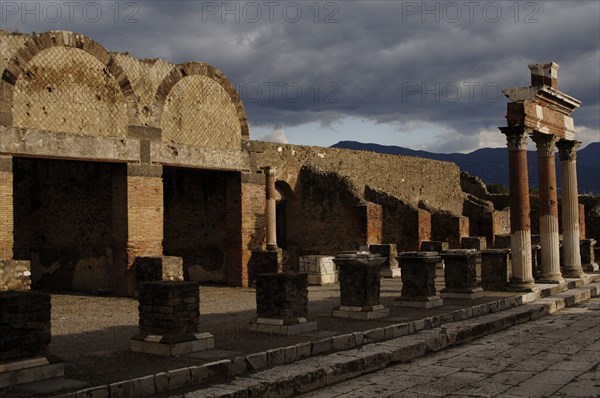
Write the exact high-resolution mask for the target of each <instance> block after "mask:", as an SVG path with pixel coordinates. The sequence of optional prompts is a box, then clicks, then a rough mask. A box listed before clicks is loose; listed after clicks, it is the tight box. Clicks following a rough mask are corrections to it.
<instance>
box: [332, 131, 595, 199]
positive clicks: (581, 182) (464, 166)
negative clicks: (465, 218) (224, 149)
mask: <svg viewBox="0 0 600 398" xmlns="http://www.w3.org/2000/svg"><path fill="white" fill-rule="evenodd" d="M332 147H333V148H345V149H354V150H361V151H372V152H379V153H385V154H390V155H404V156H416V157H420V158H427V159H434V160H443V161H446V162H453V163H456V164H457V165H458V166H459V167H460V169H461V171H465V172H467V173H469V174H470V175H474V176H478V177H480V178H481V179H482V180H483V181H484V182H485V183H486V184H487V185H490V184H502V185H504V186H505V187H508V152H507V149H506V148H481V149H477V150H475V151H473V152H470V153H433V152H427V151H416V150H413V149H408V148H403V147H399V146H393V145H379V144H367V143H362V142H356V141H340V142H338V143H337V144H335V145H332ZM536 157H537V155H536V152H535V151H528V152H527V161H528V168H529V185H530V186H532V187H537V185H538V175H537V159H536ZM556 176H557V179H558V187H559V188H558V189H559V191H560V171H559V159H558V154H557V155H556ZM577 181H578V188H579V193H595V194H600V142H593V143H591V144H589V145H587V146H586V147H585V148H583V149H580V150H578V151H577Z"/></svg>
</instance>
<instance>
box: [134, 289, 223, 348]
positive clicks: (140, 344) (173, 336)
mask: <svg viewBox="0 0 600 398" xmlns="http://www.w3.org/2000/svg"><path fill="white" fill-rule="evenodd" d="M138 292H139V299H138V301H139V311H140V322H139V328H140V333H139V334H137V335H135V336H133V337H132V338H131V350H132V351H135V352H145V353H148V354H156V355H165V356H174V355H181V354H187V353H191V352H196V351H202V350H206V349H211V348H214V339H213V336H212V335H211V334H210V333H200V332H199V331H198V326H199V323H200V288H199V286H198V283H196V282H170V281H155V282H144V283H141V284H140V285H139V286H138Z"/></svg>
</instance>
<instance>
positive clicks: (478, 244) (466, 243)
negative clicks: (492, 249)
mask: <svg viewBox="0 0 600 398" xmlns="http://www.w3.org/2000/svg"><path fill="white" fill-rule="evenodd" d="M460 246H461V248H463V249H475V250H479V251H481V250H485V249H487V240H486V239H485V236H469V237H464V238H462V239H461V240H460Z"/></svg>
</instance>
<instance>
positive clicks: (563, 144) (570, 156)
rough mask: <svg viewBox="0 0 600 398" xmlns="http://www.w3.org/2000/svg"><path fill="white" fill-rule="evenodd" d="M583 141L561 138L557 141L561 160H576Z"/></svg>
mask: <svg viewBox="0 0 600 398" xmlns="http://www.w3.org/2000/svg"><path fill="white" fill-rule="evenodd" d="M580 145H581V141H571V140H560V141H558V142H557V143H556V146H557V147H558V154H559V156H560V160H561V161H575V160H576V158H577V148H579V146H580Z"/></svg>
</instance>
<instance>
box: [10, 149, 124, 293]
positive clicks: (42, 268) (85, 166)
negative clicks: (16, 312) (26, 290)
mask: <svg viewBox="0 0 600 398" xmlns="http://www.w3.org/2000/svg"><path fill="white" fill-rule="evenodd" d="M112 167H113V166H112V165H109V164H100V163H87V162H69V161H56V160H39V159H24V158H15V159H14V167H13V172H14V179H15V181H14V186H15V190H14V197H15V201H14V206H15V209H14V210H15V248H14V251H15V259H19V260H31V279H32V286H33V287H34V288H44V287H52V288H56V289H74V290H83V291H93V292H95V291H98V290H108V289H110V287H111V286H110V285H111V280H110V275H109V270H110V268H111V267H112V262H113V250H112V234H111V233H112V219H111V217H112V207H111V206H112V189H111V185H112Z"/></svg>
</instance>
